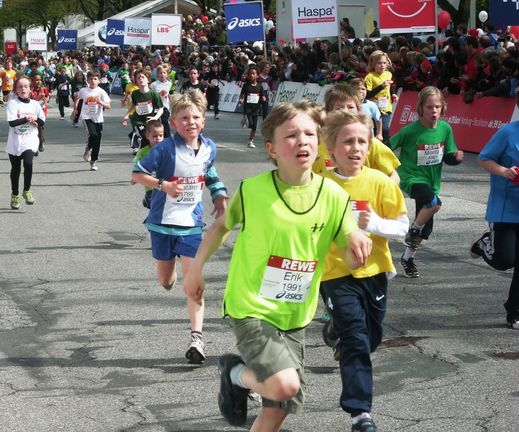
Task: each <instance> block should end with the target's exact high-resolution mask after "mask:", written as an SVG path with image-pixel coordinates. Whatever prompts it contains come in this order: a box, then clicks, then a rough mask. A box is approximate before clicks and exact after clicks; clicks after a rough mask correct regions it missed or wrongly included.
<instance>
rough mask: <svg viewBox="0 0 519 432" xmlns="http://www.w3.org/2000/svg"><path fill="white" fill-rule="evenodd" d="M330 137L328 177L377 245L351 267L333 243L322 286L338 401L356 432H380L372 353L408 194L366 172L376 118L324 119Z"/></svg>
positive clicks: (341, 114)
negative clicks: (393, 241)
mask: <svg viewBox="0 0 519 432" xmlns="http://www.w3.org/2000/svg"><path fill="white" fill-rule="evenodd" d="M323 135H324V139H325V141H326V143H327V145H328V150H329V151H330V153H331V154H332V157H333V159H334V161H335V164H336V168H335V169H334V170H333V171H327V172H326V173H324V174H323V175H324V176H325V177H328V178H330V179H332V180H333V181H335V182H336V183H337V184H339V185H340V186H341V187H342V188H343V189H344V190H345V191H346V192H348V193H349V194H350V198H351V202H352V209H353V215H354V216H355V217H356V219H357V224H358V226H359V228H360V229H362V230H364V231H365V232H367V233H369V234H368V235H369V237H370V238H371V240H372V242H373V249H372V252H371V255H370V256H369V257H368V260H367V263H366V264H365V265H364V266H363V267H362V268H359V269H350V268H349V267H348V265H347V264H346V263H345V262H344V261H343V259H342V257H341V255H340V254H339V253H338V252H337V249H336V248H335V247H333V246H332V248H331V250H330V253H329V254H328V257H327V259H326V265H325V270H324V274H323V285H324V289H325V290H326V295H327V297H328V306H329V310H330V311H331V314H332V318H333V320H332V322H333V328H334V332H335V335H336V336H337V337H338V338H339V342H338V344H337V346H336V347H335V358H336V359H337V360H340V371H341V378H342V383H343V386H342V393H341V397H340V404H341V407H342V409H343V410H344V411H346V412H347V413H349V414H350V415H351V418H352V429H351V430H352V432H375V431H376V430H377V429H376V426H375V423H374V421H373V419H372V418H371V405H372V401H373V368H372V365H371V357H370V354H371V353H372V352H374V351H375V349H376V348H377V347H378V346H379V345H380V342H381V341H382V321H383V319H384V315H385V312H386V304H387V294H388V289H387V288H388V279H390V278H391V277H392V276H394V275H395V274H396V272H395V267H394V265H393V261H392V258H391V252H390V250H389V245H388V239H389V238H398V237H401V238H403V237H404V236H405V233H406V232H407V228H408V226H409V219H408V218H407V209H406V206H405V202H404V197H403V195H402V192H401V191H400V189H399V188H398V186H397V185H396V184H395V183H394V182H392V181H391V180H390V179H389V178H388V177H387V176H386V175H384V174H382V173H381V172H380V171H377V170H374V169H371V168H367V167H366V166H365V165H364V163H365V161H366V158H367V155H368V152H369V148H370V142H371V121H370V119H369V118H368V117H367V116H365V115H362V114H361V115H359V114H353V113H350V112H348V111H346V110H339V111H334V112H333V113H331V114H329V115H328V116H327V118H326V122H325V126H324V129H323Z"/></svg>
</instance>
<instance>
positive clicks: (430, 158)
mask: <svg viewBox="0 0 519 432" xmlns="http://www.w3.org/2000/svg"><path fill="white" fill-rule="evenodd" d="M444 150H445V146H444V144H443V143H438V144H420V145H418V154H417V156H416V164H417V165H418V166H428V165H438V164H440V163H442V161H443V153H444Z"/></svg>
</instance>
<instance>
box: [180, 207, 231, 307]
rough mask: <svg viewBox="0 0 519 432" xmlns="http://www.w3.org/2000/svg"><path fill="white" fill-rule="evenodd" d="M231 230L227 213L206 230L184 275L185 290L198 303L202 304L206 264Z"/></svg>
mask: <svg viewBox="0 0 519 432" xmlns="http://www.w3.org/2000/svg"><path fill="white" fill-rule="evenodd" d="M229 232H230V229H229V228H227V226H226V225H225V215H222V216H220V217H219V218H218V219H216V220H215V221H214V223H213V224H212V225H211V226H210V227H209V229H208V230H207V231H206V233H205V235H204V238H203V240H202V243H200V246H199V248H198V252H197V253H196V256H195V258H194V260H193V262H192V263H191V264H190V266H189V271H188V272H187V274H186V276H185V277H184V292H185V293H186V295H187V296H188V297H190V298H193V299H195V301H197V303H198V304H202V297H203V295H204V288H205V281H204V276H203V269H204V264H205V263H206V262H207V260H208V259H209V258H210V257H211V255H212V254H213V253H214V252H215V251H216V250H217V249H218V248H219V247H220V246H221V245H222V243H223V242H224V241H225V238H226V237H227V235H228V234H229Z"/></svg>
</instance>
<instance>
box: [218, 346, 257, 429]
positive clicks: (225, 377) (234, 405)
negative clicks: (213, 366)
mask: <svg viewBox="0 0 519 432" xmlns="http://www.w3.org/2000/svg"><path fill="white" fill-rule="evenodd" d="M240 363H243V360H242V359H241V358H240V356H238V355H236V354H224V355H223V356H221V357H220V359H219V360H218V372H220V392H219V393H218V408H220V413H221V414H222V416H223V418H224V419H225V420H227V421H228V422H229V424H231V425H233V426H243V425H244V424H245V423H246V422H247V399H248V396H249V389H245V388H242V387H240V386H237V385H234V384H233V383H232V381H231V369H232V368H233V367H234V366H236V365H238V364H240Z"/></svg>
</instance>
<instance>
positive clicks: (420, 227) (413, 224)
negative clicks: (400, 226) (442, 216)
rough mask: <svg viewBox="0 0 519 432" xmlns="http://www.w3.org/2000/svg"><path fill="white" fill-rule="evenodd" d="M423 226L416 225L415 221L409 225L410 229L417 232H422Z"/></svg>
mask: <svg viewBox="0 0 519 432" xmlns="http://www.w3.org/2000/svg"><path fill="white" fill-rule="evenodd" d="M424 226H425V225H418V224H417V223H416V221H414V222H413V223H412V225H411V228H416V229H417V230H418V231H422V228H423V227H424Z"/></svg>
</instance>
